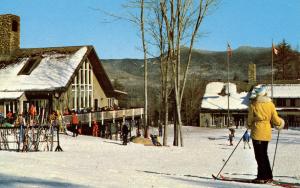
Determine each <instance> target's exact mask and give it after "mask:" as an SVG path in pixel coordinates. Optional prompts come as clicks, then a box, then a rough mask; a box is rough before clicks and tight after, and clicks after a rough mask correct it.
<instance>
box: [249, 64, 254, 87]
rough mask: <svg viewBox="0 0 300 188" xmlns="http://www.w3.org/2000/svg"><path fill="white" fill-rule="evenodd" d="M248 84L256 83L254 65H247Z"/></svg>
mask: <svg viewBox="0 0 300 188" xmlns="http://www.w3.org/2000/svg"><path fill="white" fill-rule="evenodd" d="M248 82H249V83H250V84H255V83H256V64H254V63H251V64H249V65H248Z"/></svg>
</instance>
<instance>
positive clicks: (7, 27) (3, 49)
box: [0, 14, 20, 57]
mask: <svg viewBox="0 0 300 188" xmlns="http://www.w3.org/2000/svg"><path fill="white" fill-rule="evenodd" d="M19 48H20V17H19V16H16V15H12V14H3V15H0V56H2V57H3V56H10V55H11V54H12V53H13V52H14V51H15V50H16V49H19Z"/></svg>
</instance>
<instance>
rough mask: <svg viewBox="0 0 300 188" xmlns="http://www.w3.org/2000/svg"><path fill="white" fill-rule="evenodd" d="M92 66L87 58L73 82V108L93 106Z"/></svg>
mask: <svg viewBox="0 0 300 188" xmlns="http://www.w3.org/2000/svg"><path fill="white" fill-rule="evenodd" d="M92 73H93V71H92V68H91V66H90V63H89V61H88V60H86V61H85V62H84V63H83V64H82V66H81V68H80V69H79V72H78V75H77V76H76V77H75V78H74V80H73V83H72V96H73V104H74V105H73V109H75V110H78V109H84V108H91V107H93V106H92V103H91V101H93V99H92V97H93V83H92V81H91V77H92Z"/></svg>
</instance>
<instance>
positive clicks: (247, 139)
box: [243, 130, 251, 149]
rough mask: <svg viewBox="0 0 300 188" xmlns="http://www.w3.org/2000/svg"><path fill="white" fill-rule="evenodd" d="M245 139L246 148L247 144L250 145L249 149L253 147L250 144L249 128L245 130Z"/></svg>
mask: <svg viewBox="0 0 300 188" xmlns="http://www.w3.org/2000/svg"><path fill="white" fill-rule="evenodd" d="M243 141H244V149H246V144H247V145H248V147H249V149H251V146H250V144H249V141H250V134H249V132H248V130H247V131H246V132H245V134H244V135H243Z"/></svg>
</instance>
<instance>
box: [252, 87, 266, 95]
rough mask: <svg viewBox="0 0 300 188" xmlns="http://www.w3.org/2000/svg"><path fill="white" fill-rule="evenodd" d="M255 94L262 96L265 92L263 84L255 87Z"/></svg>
mask: <svg viewBox="0 0 300 188" xmlns="http://www.w3.org/2000/svg"><path fill="white" fill-rule="evenodd" d="M255 94H256V96H263V95H266V94H267V88H266V87H265V86H261V87H259V88H255Z"/></svg>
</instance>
